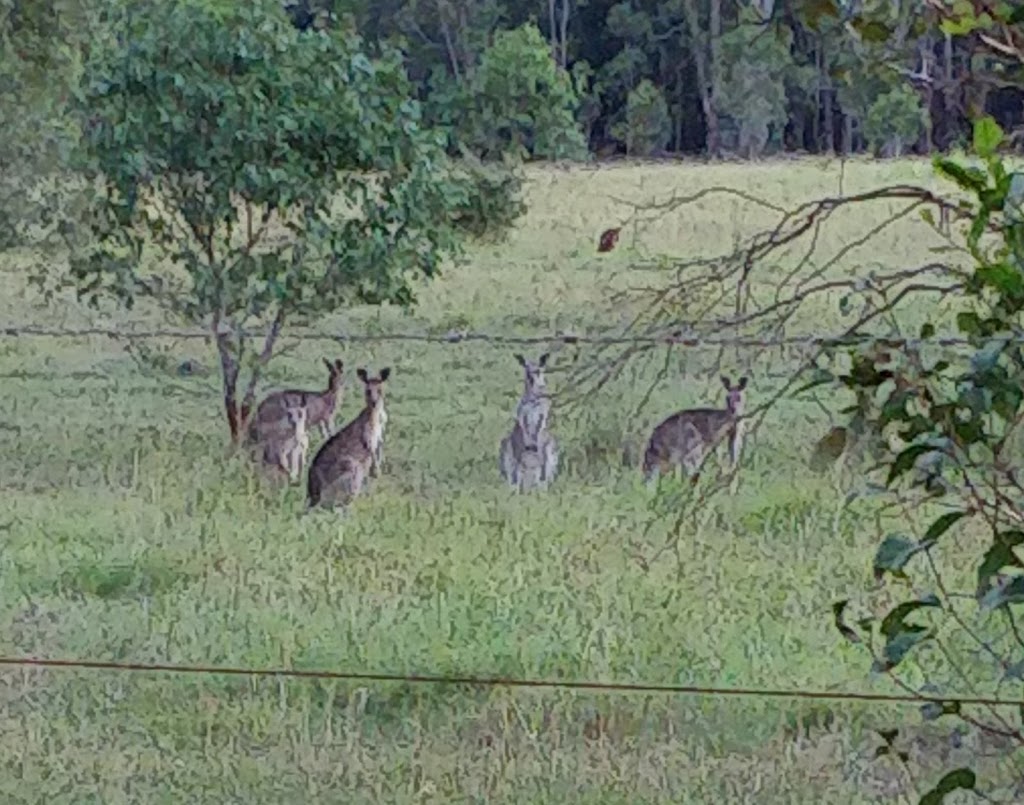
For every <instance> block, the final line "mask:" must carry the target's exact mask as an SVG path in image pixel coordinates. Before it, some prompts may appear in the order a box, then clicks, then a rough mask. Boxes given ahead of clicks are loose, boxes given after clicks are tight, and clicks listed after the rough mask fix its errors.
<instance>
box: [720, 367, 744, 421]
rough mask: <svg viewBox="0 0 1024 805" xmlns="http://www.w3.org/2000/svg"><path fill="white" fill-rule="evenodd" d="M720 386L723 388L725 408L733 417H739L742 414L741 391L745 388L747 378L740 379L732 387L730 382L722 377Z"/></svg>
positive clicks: (742, 401)
mask: <svg viewBox="0 0 1024 805" xmlns="http://www.w3.org/2000/svg"><path fill="white" fill-rule="evenodd" d="M722 385H723V386H725V407H726V408H727V409H728V410H729V413H730V414H733V415H734V416H740V415H742V414H743V403H744V399H743V391H744V389H746V387H747V378H746V377H741V378H740V380H739V382H738V383H737V384H736V385H735V386H734V385H733V384H732V381H731V380H730V379H729V378H728V377H726V376H725V375H722Z"/></svg>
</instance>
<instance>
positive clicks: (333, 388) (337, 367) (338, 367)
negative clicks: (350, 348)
mask: <svg viewBox="0 0 1024 805" xmlns="http://www.w3.org/2000/svg"><path fill="white" fill-rule="evenodd" d="M323 362H324V366H326V367H327V372H328V375H327V391H329V392H332V393H336V392H337V391H338V389H340V388H341V387H342V386H343V385H344V384H345V375H344V373H343V371H342V370H343V369H344V368H345V364H344V363H342V362H341V359H340V358H339V359H337V360H336V361H334V363H331V362H330V361H329V360H327V358H324V359H323Z"/></svg>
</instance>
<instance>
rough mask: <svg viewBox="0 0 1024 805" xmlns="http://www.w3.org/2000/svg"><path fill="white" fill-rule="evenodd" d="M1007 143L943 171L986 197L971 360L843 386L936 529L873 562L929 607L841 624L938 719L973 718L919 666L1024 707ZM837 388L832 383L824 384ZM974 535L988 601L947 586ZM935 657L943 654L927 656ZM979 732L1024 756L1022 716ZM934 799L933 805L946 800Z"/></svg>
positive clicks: (898, 360) (852, 374)
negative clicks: (978, 538)
mask: <svg viewBox="0 0 1024 805" xmlns="http://www.w3.org/2000/svg"><path fill="white" fill-rule="evenodd" d="M1003 142H1004V135H1003V132H1002V131H1001V130H1000V128H999V126H998V125H997V124H996V123H995V122H994V121H993V120H992V119H991V118H988V117H986V118H982V119H980V120H979V121H977V122H976V124H975V130H974V150H975V152H976V154H977V155H978V156H979V157H981V160H982V163H983V165H984V168H978V167H976V166H973V165H964V164H961V163H959V162H956V161H954V160H950V159H945V158H937V159H936V160H935V165H936V168H937V169H938V171H939V173H940V174H941V175H943V176H945V177H946V178H948V179H951V180H953V181H954V182H955V183H956V184H957V185H958V186H959V188H960V189H961V190H963V191H966V192H967V193H969V194H970V195H972V196H974V201H973V203H972V204H970V205H969V206H968V207H967V208H964V209H965V211H967V212H968V213H969V214H970V216H971V218H972V226H971V227H970V230H969V232H968V233H967V237H966V248H967V250H968V252H969V253H970V255H971V256H972V258H973V262H974V267H973V269H971V270H968V271H967V272H966V273H965V274H963V275H961V279H960V281H959V282H957V283H953V284H951V285H950V286H949V288H950V289H951V290H956V291H958V292H959V294H960V299H961V301H962V304H961V305H959V306H958V307H959V309H960V312H959V313H958V315H957V317H956V324H957V329H958V330H959V331H960V334H961V335H962V336H963V337H964V338H965V339H966V340H967V341H968V342H969V344H970V353H971V354H970V355H969V356H968V358H967V359H966V360H963V361H962V362H961V361H960V360H956V359H953V360H928V359H925V358H924V357H923V356H922V355H921V354H920V351H919V350H917V349H904V350H902V351H901V353H899V354H897V353H896V352H894V351H893V350H888V349H886V350H878V349H877V348H876V347H871V348H867V349H863V348H862V349H859V350H852V351H851V352H850V354H849V355H848V356H842V357H843V360H842V362H843V363H844V364H845V365H848V366H850V367H851V368H850V369H849V370H848V371H845V372H842V373H838V372H837V373H835V376H834V379H835V381H836V382H837V383H839V384H841V385H842V386H845V387H847V388H851V389H853V390H855V391H857V392H858V396H859V397H861V398H862V399H865V400H872V401H873V402H872V404H871V405H870V406H869V407H867V409H866V410H864V409H863V406H862V407H861V408H862V410H858V412H857V415H858V416H860V417H864V416H865V414H867V415H868V416H869V417H870V418H869V422H870V424H871V426H872V430H873V431H874V432H876V433H878V434H880V435H882V436H884V437H885V438H884V439H882V440H881V442H880V445H881V447H882V462H881V463H882V468H883V470H884V472H885V483H886V487H887V488H888V491H887V493H886V494H887V495H889V496H892V497H893V498H894V500H895V502H897V503H898V504H899V505H900V508H901V510H902V511H915V512H916V513H919V514H921V515H922V516H923V519H924V522H925V523H926V525H924V526H923V527H922V529H921V531H920V532H917V533H915V529H914V527H913V522H914V521H915V520H916V518H913V519H908V520H907V521H906V523H905V527H904V529H903V530H902V533H891V534H887V535H886V536H885V537H884V539H883V540H882V542H881V544H880V545H879V547H878V551H877V553H876V555H875V558H874V562H873V570H874V574H875V577H876V579H877V580H879V581H880V582H882V581H885V580H887V579H894V580H896V581H897V582H903V583H905V582H908V581H912V583H913V586H914V588H915V591H916V595H915V596H914V597H913V598H912V599H908V600H906V601H902V602H900V603H898V604H897V605H896V606H894V607H892V608H891V609H890V611H889V612H888V613H887V614H886V615H885V616H884V617H882V618H879V619H876V618H874V617H870V616H869V617H864V618H861V619H859V620H858V622H857V627H856V628H854V627H853V626H850V625H848V624H847V623H846V621H845V616H844V613H845V610H846V608H847V606H848V602H847V601H840V602H838V603H837V604H836V606H835V608H834V612H835V622H836V625H837V627H838V628H839V631H840V633H841V634H842V635H843V636H844V637H845V638H846V639H847V640H849V641H850V642H853V643H857V644H859V645H862V646H864V647H866V648H867V649H868V650H869V652H870V654H871V659H872V660H873V665H872V669H873V671H875V672H877V673H885V674H888V675H889V676H891V677H892V678H893V679H894V680H895V681H896V682H897V683H898V684H900V686H901V687H903V688H905V689H909V690H914V691H919V692H920V693H921V694H922V695H927V696H928V697H929V698H930V699H931V701H928V702H926V703H925V704H924V705H923V706H922V710H921V712H922V715H923V717H924V718H925V719H926V720H934V719H938V718H942V717H946V716H948V717H957V716H960V715H961V708H960V706H959V704H957V703H954V702H944V701H943V697H942V691H941V689H939V688H938V687H936V686H934V684H933V685H931V686H926V687H925V688H920V687H918V686H914V685H912V683H911V681H910V680H909V679H904V678H903V674H902V670H903V668H904V666H905V664H906V662H907V660H909V659H910V658H914V659H916V660H917V661H918V665H919V668H920V669H921V670H923V671H924V672H925V674H927V675H928V676H929V677H930V681H931V682H933V683H934V682H935V681H938V680H939V679H940V678H945V679H950V680H951V681H954V680H955V681H956V683H957V687H958V688H959V689H960V691H962V692H965V693H970V694H971V695H978V694H980V692H981V691H982V690H986V691H988V692H990V693H995V692H997V691H1002V692H1003V695H1004V697H1008V698H1012V696H1011V695H1010V694H1009V690H1010V688H1013V689H1015V690H1017V691H1018V694H1019V691H1020V689H1021V686H1022V680H1024V642H1022V639H1021V633H1020V631H1019V629H1018V624H1017V619H1018V618H1019V617H1020V614H1019V607H1020V604H1021V603H1022V602H1024V576H1021V575H1020V573H1019V570H1020V568H1021V567H1024V561H1022V559H1021V557H1020V552H1019V548H1020V546H1021V545H1024V531H1022V530H1021V523H1022V522H1024V487H1022V486H1021V483H1020V479H1019V478H1018V468H1017V464H1018V462H1017V461H1016V459H1015V456H1016V455H1018V454H1019V450H1020V446H1021V433H1020V425H1021V422H1022V421H1024V391H1022V388H1024V350H1022V348H1021V344H1020V339H1019V334H1020V333H1021V332H1022V329H1021V325H1022V324H1024V316H1022V314H1024V274H1022V271H1021V269H1022V267H1024V214H1022V209H1024V207H1022V205H1024V174H1020V173H1012V172H1010V171H1009V170H1008V169H1007V166H1006V164H1005V163H1004V161H1003V160H1002V159H1001V158H1000V157H999V155H998V153H997V149H998V148H999V147H1000V146H1001V145H1002V144H1003ZM927 217H929V218H930V216H927ZM949 273H950V274H951V275H952V276H956V274H957V272H953V271H950V272H949ZM935 332H936V328H935V326H934V325H933V324H930V323H927V324H925V325H924V326H923V328H922V331H921V334H920V335H921V337H922V338H929V337H931V336H932V335H934V334H935ZM840 358H841V356H838V355H837V356H836V358H835V359H836V360H837V361H838V360H840ZM830 376H831V371H826V372H824V373H823V374H822V376H821V378H820V379H821V380H822V381H828V380H829V379H830ZM862 392H863V393H862ZM889 445H892V447H889ZM936 504H939V505H936ZM967 528H970V529H972V531H974V533H975V534H978V535H981V534H984V535H985V537H986V539H987V545H986V546H985V547H984V548H983V550H982V552H981V553H980V555H979V556H978V559H977V563H976V568H975V580H976V586H975V588H974V589H973V590H972V591H970V592H961V591H959V590H957V589H956V587H955V584H954V583H953V582H951V580H950V579H948V578H944V572H943V571H942V570H941V563H940V561H939V559H940V557H941V554H942V552H943V546H944V545H945V544H947V543H949V542H950V541H951V540H954V539H956V537H957V534H964V532H965V529H967ZM965 536H966V535H965ZM973 538H974V537H973V536H972V540H973ZM970 598H974V600H975V603H976V611H975V612H973V613H972V612H970V611H969V610H968V609H967V607H966V606H965V605H964V599H970ZM993 615H997V616H999V617H992V616H993ZM944 621H945V623H944ZM929 645H937V646H939V647H940V649H941V650H940V651H939V652H938V653H933V654H929V655H925V654H922V653H921V650H922V649H923V648H924V647H926V646H929ZM972 649H980V651H979V652H978V659H977V660H976V661H974V662H971V663H966V664H962V663H960V662H959V661H958V660H957V659H956V658H957V657H958V656H962V654H963V652H964V651H970V650H972ZM965 687H966V690H964V688H965ZM986 709H987V712H985V710H986ZM964 715H965V716H966V714H964ZM969 719H970V722H971V723H972V724H974V725H976V726H979V727H980V728H982V729H983V730H987V731H990V732H993V733H996V734H999V735H1001V736H1003V737H1004V738H1008V739H1009V740H1010V741H1012V742H1013V743H1014V744H1015V745H1016V746H1017V747H1022V746H1024V730H1022V726H1021V723H1020V719H1019V718H1017V719H1016V720H1015V721H1014V717H1013V716H1011V715H1010V713H1009V712H1000V711H999V710H997V709H995V708H983V709H982V712H980V713H978V714H976V715H971V716H969ZM893 754H896V752H895V751H894V752H893ZM974 787H975V776H974V773H973V772H972V771H970V770H968V769H959V770H955V771H952V772H950V773H949V774H948V775H946V777H944V778H943V779H942V781H940V782H939V784H938V786H937V787H936V789H935V791H937V792H939V794H945V793H948V792H950V791H952V790H955V789H956V788H970V789H973V788H974ZM935 796H938V795H937V794H933V795H932V799H931V800H927V801H933V802H941V801H942V800H941V796H939V798H938V799H936V798H935ZM921 801H922V802H924V801H926V800H925V799H922V800H921Z"/></svg>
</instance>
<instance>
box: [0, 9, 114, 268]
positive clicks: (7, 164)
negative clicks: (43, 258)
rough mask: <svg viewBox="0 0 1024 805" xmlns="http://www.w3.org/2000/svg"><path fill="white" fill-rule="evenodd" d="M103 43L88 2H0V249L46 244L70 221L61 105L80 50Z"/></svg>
mask: <svg viewBox="0 0 1024 805" xmlns="http://www.w3.org/2000/svg"><path fill="white" fill-rule="evenodd" d="M108 37H109V33H108V32H106V31H104V30H103V29H102V27H101V26H100V24H99V13H98V5H97V4H96V3H94V2H90V1H89V0H45V1H41V2H34V3H24V2H15V0H0V249H4V248H10V247H13V246H19V245H24V244H27V243H31V242H33V241H37V240H39V239H45V238H47V237H48V236H52V235H53V234H55V233H54V224H55V223H57V222H59V221H60V220H62V219H63V218H65V217H67V216H69V215H73V212H72V208H73V206H74V205H75V203H76V202H77V200H78V198H77V195H78V194H77V192H76V188H75V187H74V182H72V181H69V179H68V177H67V175H66V173H65V171H66V168H67V160H68V156H69V152H70V150H71V148H72V147H73V145H74V142H75V136H76V131H75V127H74V125H73V122H72V121H70V120H69V118H68V115H67V114H66V106H67V105H66V100H67V95H68V93H69V91H70V87H71V86H72V85H73V84H74V83H75V82H76V81H77V77H78V73H79V70H80V62H81V49H82V48H83V47H84V46H86V44H88V45H89V46H91V47H94V48H95V47H101V46H102V45H103V44H104V41H105V40H106V39H107V38H108Z"/></svg>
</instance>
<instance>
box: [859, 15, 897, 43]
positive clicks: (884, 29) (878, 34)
mask: <svg viewBox="0 0 1024 805" xmlns="http://www.w3.org/2000/svg"><path fill="white" fill-rule="evenodd" d="M851 25H852V26H853V28H854V30H855V31H857V33H858V34H860V38H861V39H862V40H864V41H865V42H875V43H877V42H888V41H889V37H891V36H892V29H891V28H889V26H888V25H886V24H885V23H883V22H880V21H879V20H866V19H863V18H862V19H856V20H854V21H853V22H852V23H851Z"/></svg>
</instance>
